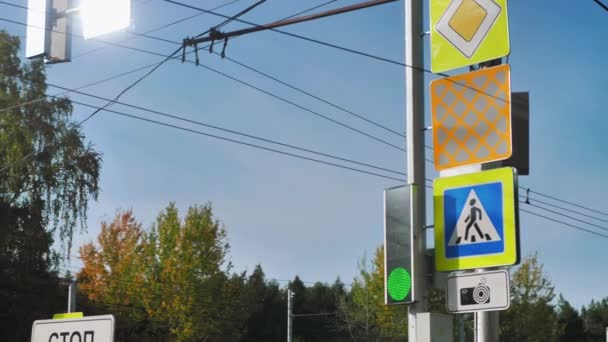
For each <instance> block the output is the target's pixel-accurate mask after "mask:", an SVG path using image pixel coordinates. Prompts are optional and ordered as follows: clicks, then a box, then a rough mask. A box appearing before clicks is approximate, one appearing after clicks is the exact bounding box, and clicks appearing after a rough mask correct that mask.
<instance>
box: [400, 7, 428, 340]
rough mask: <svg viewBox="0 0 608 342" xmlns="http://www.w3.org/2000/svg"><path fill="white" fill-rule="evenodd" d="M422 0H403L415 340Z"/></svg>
mask: <svg viewBox="0 0 608 342" xmlns="http://www.w3.org/2000/svg"><path fill="white" fill-rule="evenodd" d="M422 16H423V12H422V0H405V64H406V65H408V66H409V67H406V68H405V118H406V120H405V124H406V135H407V138H406V147H407V183H408V184H409V185H410V186H411V187H412V191H411V192H410V194H411V195H410V196H411V198H410V203H411V207H410V217H411V220H410V222H411V223H412V246H411V253H412V256H411V257H412V264H413V265H412V280H413V282H414V284H413V285H414V286H413V292H412V296H413V299H414V300H415V303H414V304H411V305H410V306H409V308H408V310H409V311H408V322H409V327H408V334H409V335H408V336H409V341H410V342H416V341H417V334H416V315H417V314H418V313H422V312H426V311H427V298H426V292H427V279H426V271H425V269H426V268H425V248H426V241H425V240H426V239H425V233H424V227H425V218H426V211H425V204H426V202H425V191H426V186H425V185H426V183H425V175H424V171H425V164H424V163H425V160H424V75H423V73H422V71H421V70H422V69H424V68H423V67H424V59H423V41H422V32H423V30H422Z"/></svg>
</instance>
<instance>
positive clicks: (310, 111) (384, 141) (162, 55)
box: [0, 18, 405, 152]
mask: <svg viewBox="0 0 608 342" xmlns="http://www.w3.org/2000/svg"><path fill="white" fill-rule="evenodd" d="M0 20H3V21H8V22H11V23H15V24H18V25H24V26H30V25H28V24H25V23H21V22H17V21H13V20H9V19H4V18H0ZM105 43H107V44H109V45H114V46H117V47H122V48H126V49H129V50H133V51H138V52H142V53H147V54H151V55H156V56H160V57H164V59H163V61H161V63H165V62H166V61H168V60H171V59H173V60H179V58H178V57H175V56H171V55H169V56H167V55H164V54H162V53H157V52H154V51H149V50H144V49H139V48H134V47H130V46H125V45H120V44H115V43H111V42H105ZM178 50H180V51H181V47H180V48H179V49H178ZM176 51H177V50H176ZM178 52H179V51H178ZM185 62H188V63H191V64H194V65H198V66H200V67H202V68H204V69H207V70H209V71H212V72H214V73H216V74H218V75H221V76H223V77H225V78H228V79H231V80H232V81H235V82H237V83H240V84H242V85H245V86H247V87H249V88H251V89H254V90H256V91H258V92H261V93H263V94H266V95H268V96H270V97H273V98H275V99H277V100H279V101H282V102H285V103H287V104H289V105H292V106H294V107H296V108H299V109H301V110H304V111H306V112H308V113H310V114H313V115H315V116H318V117H320V118H323V119H325V120H327V121H330V122H332V123H334V124H337V125H339V126H342V127H344V128H346V129H348V130H351V131H353V132H355V133H358V134H361V135H363V136H366V137H368V138H370V139H373V140H376V141H377V142H380V143H382V144H384V145H387V146H390V147H392V148H395V149H397V150H399V151H402V152H405V149H404V148H403V147H400V146H397V145H395V144H392V143H390V142H388V141H386V140H383V139H380V138H378V137H376V136H374V135H372V134H369V133H366V132H364V131H362V130H360V129H357V128H355V127H352V126H350V125H347V124H345V123H342V122H341V121H339V120H336V119H333V118H331V117H329V116H327V115H324V114H321V113H319V112H317V111H314V110H312V109H310V108H307V107H304V106H302V105H299V104H297V103H295V102H293V101H291V100H288V99H286V98H284V97H281V96H279V95H276V94H273V93H271V92H269V91H266V90H264V89H262V88H260V87H257V86H255V85H253V84H251V83H248V82H245V81H242V80H240V79H238V78H236V77H233V76H230V75H228V74H226V73H224V72H221V71H219V70H217V69H214V68H212V67H209V66H206V65H204V64H197V63H196V62H195V61H190V60H186V61H185ZM160 65H162V64H159V66H160ZM156 69H157V68H155V69H154V70H156ZM149 74H151V72H150V73H148V74H147V75H145V76H144V77H142V79H144V78H145V77H147V76H149ZM94 114H97V113H94ZM87 120H88V119H87Z"/></svg>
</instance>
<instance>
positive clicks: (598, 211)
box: [520, 186, 608, 216]
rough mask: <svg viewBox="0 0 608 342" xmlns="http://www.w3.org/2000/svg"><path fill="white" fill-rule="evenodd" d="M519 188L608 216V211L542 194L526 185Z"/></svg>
mask: <svg viewBox="0 0 608 342" xmlns="http://www.w3.org/2000/svg"><path fill="white" fill-rule="evenodd" d="M520 189H522V190H526V191H529V192H530V193H532V194H536V195H539V196H543V197H546V198H549V199H552V200H554V201H558V202H562V203H566V204H569V205H571V206H574V207H577V208H580V209H585V210H588V211H590V212H594V213H596V214H601V215H604V216H608V213H606V212H604V211H600V210H596V209H593V208H589V207H586V206H584V205H580V204H576V203H574V202H569V201H566V200H563V199H561V198H557V197H555V196H551V195H547V194H543V193H541V192H538V191H534V190H532V189H530V188H527V187H525V186H520Z"/></svg>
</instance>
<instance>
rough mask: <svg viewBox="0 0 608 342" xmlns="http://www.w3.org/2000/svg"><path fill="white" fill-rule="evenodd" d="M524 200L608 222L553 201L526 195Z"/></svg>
mask: <svg viewBox="0 0 608 342" xmlns="http://www.w3.org/2000/svg"><path fill="white" fill-rule="evenodd" d="M523 200H524V201H525V202H528V201H533V202H538V203H540V204H544V205H548V206H551V207H553V208H557V209H561V210H564V211H567V212H571V213H573V214H576V215H581V216H584V217H587V218H591V219H594V220H598V221H602V222H605V223H608V220H605V219H602V218H599V217H596V216H593V215H588V214H585V213H581V212H579V211H576V210H572V209H568V208H566V207H563V206H559V205H555V204H553V203H549V202H545V201H541V200H539V199H538V198H533V197H528V196H526V197H525V198H524V199H523Z"/></svg>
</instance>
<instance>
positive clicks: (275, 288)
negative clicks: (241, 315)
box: [242, 265, 287, 342]
mask: <svg viewBox="0 0 608 342" xmlns="http://www.w3.org/2000/svg"><path fill="white" fill-rule="evenodd" d="M286 295H287V294H286V291H284V290H282V289H281V288H280V287H279V285H278V284H277V283H276V282H274V281H270V282H268V281H267V280H266V277H265V275H264V271H263V270H262V266H260V265H257V266H256V267H255V269H254V270H253V272H252V273H251V275H250V276H249V279H248V280H247V288H246V291H245V298H246V302H247V303H248V304H249V308H248V311H249V318H248V320H247V333H246V335H245V336H243V338H242V340H243V341H249V342H258V341H259V342H262V341H283V340H285V336H286V334H287V319H286V308H287V302H286V297H285V296H286Z"/></svg>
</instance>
